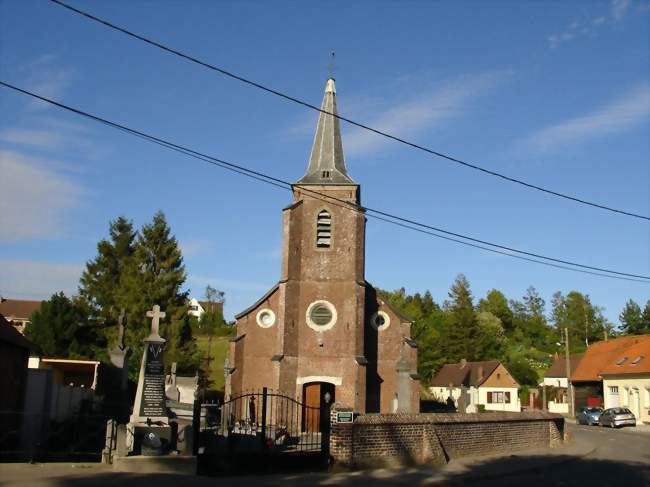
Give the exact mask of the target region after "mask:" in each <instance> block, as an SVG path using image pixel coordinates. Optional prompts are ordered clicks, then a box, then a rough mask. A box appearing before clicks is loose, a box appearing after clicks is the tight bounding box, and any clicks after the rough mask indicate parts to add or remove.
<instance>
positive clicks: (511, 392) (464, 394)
mask: <svg viewBox="0 0 650 487" xmlns="http://www.w3.org/2000/svg"><path fill="white" fill-rule="evenodd" d="M429 391H430V392H431V394H433V396H434V397H435V398H436V400H438V401H440V402H447V400H448V398H450V397H451V398H452V400H453V401H454V405H455V406H456V408H457V410H458V411H459V412H464V413H475V412H478V409H479V408H478V406H479V405H480V406H483V407H484V408H485V410H486V411H521V403H520V402H519V384H518V383H517V381H516V380H515V379H514V377H512V375H511V374H510V372H508V370H507V369H506V368H505V367H504V366H503V365H502V364H501V363H500V362H498V361H496V360H492V361H486V362H468V361H467V360H464V359H463V360H461V361H460V362H459V363H457V364H447V365H445V366H443V367H442V369H440V370H439V371H438V373H437V374H436V375H435V377H434V378H433V380H432V381H431V387H429Z"/></svg>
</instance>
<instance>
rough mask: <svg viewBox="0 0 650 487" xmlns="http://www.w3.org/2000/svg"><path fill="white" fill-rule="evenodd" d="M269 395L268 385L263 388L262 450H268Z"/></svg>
mask: <svg viewBox="0 0 650 487" xmlns="http://www.w3.org/2000/svg"><path fill="white" fill-rule="evenodd" d="M267 395H268V389H267V388H266V387H263V388H262V438H261V442H262V451H264V450H266V400H267Z"/></svg>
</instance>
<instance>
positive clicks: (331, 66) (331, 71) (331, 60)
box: [327, 51, 336, 79]
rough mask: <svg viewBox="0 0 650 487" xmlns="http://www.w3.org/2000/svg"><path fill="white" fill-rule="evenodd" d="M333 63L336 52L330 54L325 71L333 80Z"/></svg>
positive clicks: (334, 65)
mask: <svg viewBox="0 0 650 487" xmlns="http://www.w3.org/2000/svg"><path fill="white" fill-rule="evenodd" d="M335 61H336V52H335V51H332V52H330V62H329V64H328V65H327V71H328V73H329V77H330V78H332V79H334V70H335V69H336V64H335Z"/></svg>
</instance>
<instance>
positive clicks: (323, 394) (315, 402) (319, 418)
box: [302, 382, 335, 433]
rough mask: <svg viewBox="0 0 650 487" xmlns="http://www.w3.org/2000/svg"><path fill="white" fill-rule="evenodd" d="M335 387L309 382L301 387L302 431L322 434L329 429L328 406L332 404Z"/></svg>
mask: <svg viewBox="0 0 650 487" xmlns="http://www.w3.org/2000/svg"><path fill="white" fill-rule="evenodd" d="M334 392H335V387H334V385H333V384H330V383H329V382H310V383H308V384H305V385H304V386H303V394H302V397H303V400H304V403H303V414H302V418H303V431H305V432H308V433H316V432H323V431H325V430H326V429H329V414H328V413H327V411H329V406H330V405H331V404H333V403H334Z"/></svg>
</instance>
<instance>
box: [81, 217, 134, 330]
mask: <svg viewBox="0 0 650 487" xmlns="http://www.w3.org/2000/svg"><path fill="white" fill-rule="evenodd" d="M109 233H110V239H108V240H107V239H102V240H100V242H99V243H98V244H97V257H95V259H93V260H92V261H90V262H88V263H87V264H86V269H85V270H84V272H83V274H82V276H81V279H80V283H79V295H80V297H81V298H82V299H83V300H84V301H85V302H86V304H87V306H88V308H89V315H90V318H91V319H92V320H94V321H95V322H96V324H97V326H101V331H100V332H99V333H100V334H101V335H103V336H104V337H105V338H106V339H107V340H108V341H109V342H111V341H112V340H113V339H114V338H115V337H116V336H117V317H118V316H119V314H120V308H121V304H120V302H119V298H118V296H119V286H120V282H121V279H122V273H123V271H124V270H125V269H126V268H127V267H128V266H129V265H130V260H131V259H132V258H133V252H134V241H135V238H136V235H137V233H136V232H135V231H134V230H133V223H132V222H131V221H130V220H127V219H126V218H124V217H123V216H120V217H118V218H117V220H114V221H112V222H110V223H109Z"/></svg>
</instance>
